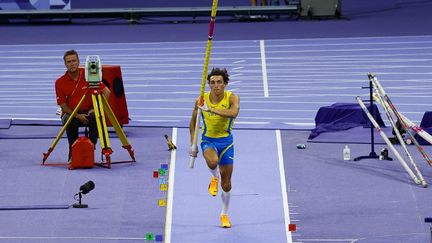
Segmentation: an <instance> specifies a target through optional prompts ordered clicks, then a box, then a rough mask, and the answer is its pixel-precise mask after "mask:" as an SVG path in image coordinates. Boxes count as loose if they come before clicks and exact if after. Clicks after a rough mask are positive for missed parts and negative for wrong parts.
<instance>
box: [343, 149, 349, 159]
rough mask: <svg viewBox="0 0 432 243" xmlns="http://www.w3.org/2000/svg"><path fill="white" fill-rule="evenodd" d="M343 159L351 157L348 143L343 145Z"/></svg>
mask: <svg viewBox="0 0 432 243" xmlns="http://www.w3.org/2000/svg"><path fill="white" fill-rule="evenodd" d="M343 159H344V160H350V159H351V150H350V148H349V147H348V145H345V148H344V149H343Z"/></svg>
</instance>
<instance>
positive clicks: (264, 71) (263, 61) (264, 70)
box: [260, 40, 269, 97]
mask: <svg viewBox="0 0 432 243" xmlns="http://www.w3.org/2000/svg"><path fill="white" fill-rule="evenodd" d="M260 52H261V71H262V78H263V88H264V97H269V91H268V82H267V64H266V54H265V46H264V41H263V40H260Z"/></svg>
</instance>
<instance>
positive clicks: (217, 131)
mask: <svg viewBox="0 0 432 243" xmlns="http://www.w3.org/2000/svg"><path fill="white" fill-rule="evenodd" d="M231 94H232V92H231V91H225V93H224V97H223V99H222V100H221V101H220V102H219V103H217V104H212V103H211V102H210V93H209V92H207V93H205V94H204V102H206V104H207V106H208V107H209V108H215V109H228V108H229V107H230V103H229V99H230V96H231ZM202 120H203V123H204V126H203V127H202V135H203V136H206V137H209V138H223V137H228V136H229V135H230V134H231V131H232V127H233V125H234V120H235V119H234V118H226V117H222V116H220V115H217V114H214V113H210V112H206V111H204V112H202Z"/></svg>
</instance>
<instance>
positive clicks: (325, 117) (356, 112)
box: [309, 103, 385, 139]
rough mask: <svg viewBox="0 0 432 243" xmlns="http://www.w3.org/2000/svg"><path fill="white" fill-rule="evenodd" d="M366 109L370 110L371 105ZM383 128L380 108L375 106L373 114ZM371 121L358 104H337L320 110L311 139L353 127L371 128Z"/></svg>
mask: <svg viewBox="0 0 432 243" xmlns="http://www.w3.org/2000/svg"><path fill="white" fill-rule="evenodd" d="M366 107H367V108H368V109H369V107H370V104H367V105H366ZM371 113H372V114H373V116H374V118H375V120H376V121H377V122H378V124H379V125H380V126H381V127H385V125H384V122H383V120H382V118H381V116H380V114H379V112H378V107H377V106H376V105H375V104H374V105H373V112H371ZM369 124H370V122H369V119H368V118H367V116H366V114H365V113H364V112H363V110H362V109H361V107H360V105H359V104H357V103H335V104H333V105H330V106H324V107H321V108H319V110H318V112H317V115H316V117H315V125H316V127H315V129H313V130H312V131H311V133H310V135H309V139H313V138H315V137H317V136H318V135H319V134H321V133H324V132H332V131H333V132H334V131H341V130H347V129H350V128H353V127H358V126H363V127H370V125H369Z"/></svg>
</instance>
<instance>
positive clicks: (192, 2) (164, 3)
mask: <svg viewBox="0 0 432 243" xmlns="http://www.w3.org/2000/svg"><path fill="white" fill-rule="evenodd" d="M211 4H212V0H186V1H180V0H175V1H173V0H154V1H152V0H121V1H118V0H93V1H88V0H72V8H73V9H77V8H150V7H151V8H153V7H208V6H211ZM218 5H219V6H248V5H250V1H249V0H220V1H218Z"/></svg>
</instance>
